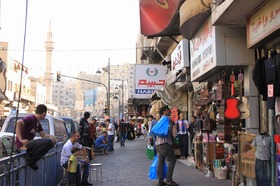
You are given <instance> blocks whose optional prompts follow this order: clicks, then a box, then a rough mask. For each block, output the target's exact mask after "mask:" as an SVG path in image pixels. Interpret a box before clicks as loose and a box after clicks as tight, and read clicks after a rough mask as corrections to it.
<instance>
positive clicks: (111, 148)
mask: <svg viewBox="0 0 280 186" xmlns="http://www.w3.org/2000/svg"><path fill="white" fill-rule="evenodd" d="M106 124H107V126H108V146H109V147H108V151H114V138H115V126H114V124H113V123H111V122H110V119H107V120H106Z"/></svg>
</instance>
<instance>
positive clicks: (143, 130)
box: [141, 126, 148, 140]
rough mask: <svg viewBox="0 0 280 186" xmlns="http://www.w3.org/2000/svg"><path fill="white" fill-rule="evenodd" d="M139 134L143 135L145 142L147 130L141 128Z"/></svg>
mask: <svg viewBox="0 0 280 186" xmlns="http://www.w3.org/2000/svg"><path fill="white" fill-rule="evenodd" d="M141 132H142V134H143V136H144V140H146V138H147V134H148V131H147V129H146V127H145V126H142V130H141Z"/></svg>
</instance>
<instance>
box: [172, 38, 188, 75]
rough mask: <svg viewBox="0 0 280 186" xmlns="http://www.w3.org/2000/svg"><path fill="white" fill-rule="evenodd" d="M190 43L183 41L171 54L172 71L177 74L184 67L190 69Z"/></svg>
mask: <svg viewBox="0 0 280 186" xmlns="http://www.w3.org/2000/svg"><path fill="white" fill-rule="evenodd" d="M189 63H190V60H189V43H188V40H186V39H182V40H181V41H180V43H179V44H178V46H177V47H176V48H175V50H174V51H173V52H172V53H171V71H172V74H173V75H174V74H176V73H177V72H178V70H181V69H182V68H183V67H189Z"/></svg>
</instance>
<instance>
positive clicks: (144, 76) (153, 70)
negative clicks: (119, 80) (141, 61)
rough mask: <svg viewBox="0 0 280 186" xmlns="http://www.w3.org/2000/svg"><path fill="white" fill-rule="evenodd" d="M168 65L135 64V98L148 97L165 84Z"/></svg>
mask: <svg viewBox="0 0 280 186" xmlns="http://www.w3.org/2000/svg"><path fill="white" fill-rule="evenodd" d="M165 72H166V66H162V65H135V92H134V94H135V95H134V98H142V99H148V98H149V96H150V95H151V94H152V93H153V92H154V91H155V90H158V89H160V88H162V87H164V85H165Z"/></svg>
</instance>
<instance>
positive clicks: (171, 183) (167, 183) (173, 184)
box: [166, 181, 179, 186]
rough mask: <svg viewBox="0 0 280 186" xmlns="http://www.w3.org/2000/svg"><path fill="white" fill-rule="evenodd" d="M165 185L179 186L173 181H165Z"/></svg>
mask: <svg viewBox="0 0 280 186" xmlns="http://www.w3.org/2000/svg"><path fill="white" fill-rule="evenodd" d="M166 185H170V186H179V184H178V183H176V182H175V181H172V182H166Z"/></svg>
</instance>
